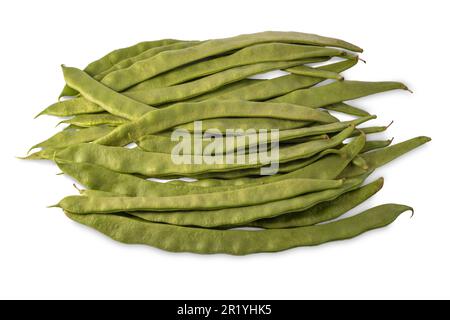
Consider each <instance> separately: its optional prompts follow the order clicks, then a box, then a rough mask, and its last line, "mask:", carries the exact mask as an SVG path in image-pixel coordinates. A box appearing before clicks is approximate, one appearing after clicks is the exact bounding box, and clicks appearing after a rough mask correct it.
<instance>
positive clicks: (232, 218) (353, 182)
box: [129, 174, 367, 228]
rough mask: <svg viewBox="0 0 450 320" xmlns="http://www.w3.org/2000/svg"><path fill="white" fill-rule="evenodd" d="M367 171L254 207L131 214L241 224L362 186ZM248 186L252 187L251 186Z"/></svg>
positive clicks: (184, 223) (303, 207)
mask: <svg viewBox="0 0 450 320" xmlns="http://www.w3.org/2000/svg"><path fill="white" fill-rule="evenodd" d="M366 177H367V174H364V175H362V176H360V177H355V178H352V179H347V180H345V182H344V184H343V185H342V186H341V187H339V188H334V189H327V190H323V191H318V192H311V193H308V194H303V195H300V196H297V197H294V198H289V199H281V200H278V201H272V202H267V203H262V204H257V205H253V206H244V207H235V208H224V209H220V210H207V211H205V210H196V211H188V212H186V211H174V212H155V211H153V212H148V211H147V212H144V211H141V212H139V211H133V212H129V214H131V215H134V216H137V217H139V218H141V219H144V220H146V221H151V222H159V223H168V224H174V225H180V226H198V227H202V228H216V227H223V226H227V227H230V226H241V225H246V224H248V223H251V222H253V221H257V220H260V219H267V218H273V217H277V216H280V215H283V214H286V213H289V212H297V211H302V210H306V209H308V208H311V207H313V206H315V205H316V204H318V203H320V202H323V201H328V200H333V199H335V198H337V197H339V196H340V195H342V194H343V193H345V192H348V191H350V190H353V189H355V188H357V187H358V186H359V185H361V184H362V183H363V182H364V180H365V179H366ZM247 187H248V186H247Z"/></svg>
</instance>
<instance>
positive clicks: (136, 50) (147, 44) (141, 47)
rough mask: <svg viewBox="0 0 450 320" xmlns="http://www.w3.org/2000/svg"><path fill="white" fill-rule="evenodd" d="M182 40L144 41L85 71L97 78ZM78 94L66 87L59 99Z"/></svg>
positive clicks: (117, 52)
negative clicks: (127, 61) (122, 62)
mask: <svg viewBox="0 0 450 320" xmlns="http://www.w3.org/2000/svg"><path fill="white" fill-rule="evenodd" d="M179 41H180V40H175V39H162V40H156V41H144V42H139V43H137V44H135V45H133V46H130V47H126V48H121V49H116V50H114V51H111V52H110V53H108V54H107V55H105V56H103V57H101V58H100V59H98V60H95V61H94V62H91V63H90V64H89V65H88V66H87V67H86V68H85V69H84V71H85V72H86V73H87V74H89V75H90V76H95V75H96V74H99V73H101V72H103V71H105V70H107V69H109V68H111V67H112V66H113V65H115V64H116V63H119V62H120V61H122V60H124V59H127V58H130V57H133V56H136V55H138V54H140V53H141V52H144V51H146V50H148V49H150V48H154V47H159V46H164V45H168V44H170V43H176V42H179ZM77 93H78V92H77V91H76V90H74V89H72V88H70V87H69V86H67V85H66V86H65V87H64V89H63V90H62V92H61V94H60V95H59V97H60V98H61V97H63V96H75V95H76V94H77Z"/></svg>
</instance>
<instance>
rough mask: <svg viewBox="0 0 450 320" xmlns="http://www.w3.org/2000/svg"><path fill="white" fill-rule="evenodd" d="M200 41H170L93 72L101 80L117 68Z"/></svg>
mask: <svg viewBox="0 0 450 320" xmlns="http://www.w3.org/2000/svg"><path fill="white" fill-rule="evenodd" d="M199 43H201V42H200V41H178V42H175V43H169V44H166V45H162V46H158V47H153V48H149V49H148V50H145V51H144V52H141V53H140V54H138V55H135V56H132V57H129V58H127V59H124V60H121V61H120V62H118V63H115V64H114V65H112V66H111V67H110V68H108V69H106V70H104V71H102V72H101V73H96V74H93V76H94V78H95V79H96V80H100V81H101V80H102V79H103V78H104V77H105V76H106V75H108V74H109V73H111V72H114V71H116V70H120V69H125V68H128V67H129V66H131V65H132V64H133V63H135V62H137V61H140V60H144V59H148V58H151V57H153V56H155V55H157V54H158V53H161V52H164V51H169V50H179V49H184V48H189V47H192V46H195V45H197V44H199Z"/></svg>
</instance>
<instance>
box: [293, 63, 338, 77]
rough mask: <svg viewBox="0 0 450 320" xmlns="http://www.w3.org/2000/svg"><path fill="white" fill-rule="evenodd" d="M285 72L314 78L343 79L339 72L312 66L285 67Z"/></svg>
mask: <svg viewBox="0 0 450 320" xmlns="http://www.w3.org/2000/svg"><path fill="white" fill-rule="evenodd" d="M286 71H287V72H290V73H293V74H297V75H300V76H308V77H316V78H324V79H334V80H344V77H342V76H341V75H340V74H339V73H336V72H332V71H326V70H320V69H318V68H312V67H308V66H296V67H292V68H288V69H286Z"/></svg>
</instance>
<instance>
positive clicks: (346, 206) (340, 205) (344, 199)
mask: <svg viewBox="0 0 450 320" xmlns="http://www.w3.org/2000/svg"><path fill="white" fill-rule="evenodd" d="M383 184H384V179H383V178H379V179H377V180H375V181H374V182H372V183H369V184H367V185H365V186H363V187H360V188H358V189H356V190H353V191H349V192H347V193H344V194H343V195H341V196H339V197H338V198H336V199H335V200H331V201H325V202H322V203H319V204H317V205H315V206H314V207H312V208H310V209H307V210H304V211H300V212H293V213H288V214H284V215H281V216H278V217H275V218H271V219H263V220H258V221H255V222H253V223H250V224H249V225H248V226H249V227H256V228H264V229H285V228H296V227H306V226H312V225H315V224H318V223H323V222H327V221H330V220H333V219H337V218H339V217H340V216H342V215H343V214H345V213H346V212H348V211H350V210H351V209H353V208H355V207H356V206H358V205H360V204H361V203H363V202H364V201H366V200H367V199H369V198H370V197H372V196H373V195H375V194H376V193H377V192H378V191H380V190H381V188H382V187H383Z"/></svg>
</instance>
